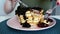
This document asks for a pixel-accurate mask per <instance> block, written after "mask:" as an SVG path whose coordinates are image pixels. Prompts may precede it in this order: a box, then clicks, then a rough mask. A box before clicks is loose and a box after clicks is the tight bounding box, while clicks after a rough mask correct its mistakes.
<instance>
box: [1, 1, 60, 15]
mask: <svg viewBox="0 0 60 34" xmlns="http://www.w3.org/2000/svg"><path fill="white" fill-rule="evenodd" d="M5 1H6V0H0V16H6V14H5V13H4V3H5ZM22 2H24V3H25V4H27V5H28V6H29V7H34V6H36V7H37V6H39V7H41V8H43V9H44V10H48V9H49V8H53V7H54V6H55V5H56V0H22ZM18 5H19V4H18V3H17V4H16V7H15V9H14V11H13V12H12V13H10V14H9V15H8V16H14V14H15V10H16V9H17V6H18ZM52 15H60V6H58V7H57V8H56V9H54V11H53V13H52Z"/></svg>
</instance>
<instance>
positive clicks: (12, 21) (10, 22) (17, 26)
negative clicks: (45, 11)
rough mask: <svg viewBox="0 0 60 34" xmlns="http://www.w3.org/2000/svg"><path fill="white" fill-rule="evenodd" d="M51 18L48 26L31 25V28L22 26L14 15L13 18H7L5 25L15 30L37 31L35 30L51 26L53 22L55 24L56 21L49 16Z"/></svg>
mask: <svg viewBox="0 0 60 34" xmlns="http://www.w3.org/2000/svg"><path fill="white" fill-rule="evenodd" d="M50 19H52V20H53V22H52V23H51V24H50V26H48V27H44V28H38V27H33V26H32V27H31V28H23V27H22V26H21V25H20V23H19V21H18V18H17V16H14V17H13V18H11V19H9V20H8V21H7V25H8V26H9V27H11V28H13V29H16V30H24V31H37V30H44V29H48V28H51V27H53V26H54V25H55V24H56V21H55V20H54V19H53V18H50Z"/></svg>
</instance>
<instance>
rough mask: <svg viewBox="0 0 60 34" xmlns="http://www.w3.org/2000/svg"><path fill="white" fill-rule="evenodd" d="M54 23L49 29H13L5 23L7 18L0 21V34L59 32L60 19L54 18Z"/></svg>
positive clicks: (53, 33) (49, 33)
mask: <svg viewBox="0 0 60 34" xmlns="http://www.w3.org/2000/svg"><path fill="white" fill-rule="evenodd" d="M54 19H55V20H56V22H57V23H56V25H55V26H54V27H52V28H50V29H46V30H41V31H21V30H15V29H12V28H10V27H8V26H7V25H6V22H7V20H9V19H6V20H4V21H2V22H1V23H0V34H60V20H59V19H56V18H54Z"/></svg>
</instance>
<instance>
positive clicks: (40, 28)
mask: <svg viewBox="0 0 60 34" xmlns="http://www.w3.org/2000/svg"><path fill="white" fill-rule="evenodd" d="M49 18H50V19H52V20H53V21H54V24H53V25H51V26H48V27H45V28H39V29H30V30H29V29H28V28H27V29H28V30H26V29H17V28H14V27H12V26H10V25H8V23H9V22H8V21H9V20H10V19H9V20H8V21H7V23H6V24H7V26H8V27H10V28H13V29H15V30H23V31H39V30H45V29H49V28H52V27H53V26H55V24H56V20H55V19H53V18H52V17H49Z"/></svg>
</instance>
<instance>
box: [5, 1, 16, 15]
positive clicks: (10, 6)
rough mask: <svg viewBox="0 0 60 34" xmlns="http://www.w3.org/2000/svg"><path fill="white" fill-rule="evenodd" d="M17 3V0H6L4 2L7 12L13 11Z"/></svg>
mask: <svg viewBox="0 0 60 34" xmlns="http://www.w3.org/2000/svg"><path fill="white" fill-rule="evenodd" d="M16 3H17V0H6V2H5V4H4V10H5V13H6V14H9V13H11V12H12V10H13V9H14V7H15V5H16Z"/></svg>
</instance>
